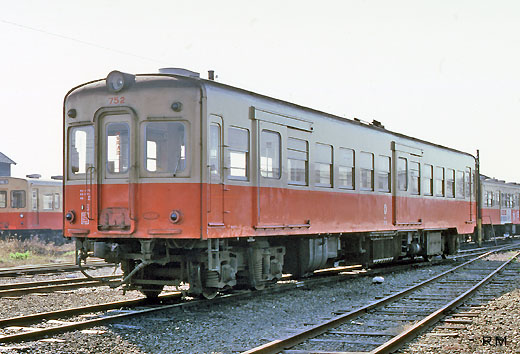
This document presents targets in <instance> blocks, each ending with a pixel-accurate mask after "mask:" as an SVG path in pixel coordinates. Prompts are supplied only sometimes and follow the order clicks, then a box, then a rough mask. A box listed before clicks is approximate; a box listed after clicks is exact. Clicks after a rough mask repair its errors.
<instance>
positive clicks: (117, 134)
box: [106, 123, 130, 174]
mask: <svg viewBox="0 0 520 354" xmlns="http://www.w3.org/2000/svg"><path fill="white" fill-rule="evenodd" d="M106 129H107V133H106V136H107V141H106V144H107V156H106V161H107V171H108V172H109V173H112V174H122V173H126V172H127V171H128V165H129V162H130V161H129V157H130V144H129V135H130V127H129V126H128V124H127V123H108V124H107V127H106Z"/></svg>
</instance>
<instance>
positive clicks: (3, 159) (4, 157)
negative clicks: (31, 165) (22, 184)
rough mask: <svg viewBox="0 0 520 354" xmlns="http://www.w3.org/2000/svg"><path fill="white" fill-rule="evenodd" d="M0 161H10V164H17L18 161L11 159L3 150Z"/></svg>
mask: <svg viewBox="0 0 520 354" xmlns="http://www.w3.org/2000/svg"><path fill="white" fill-rule="evenodd" d="M0 163H9V164H13V165H16V162H14V161H13V160H11V159H10V158H9V157H7V156H5V155H4V154H2V153H1V152H0Z"/></svg>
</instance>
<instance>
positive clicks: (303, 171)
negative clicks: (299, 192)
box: [287, 138, 309, 186]
mask: <svg viewBox="0 0 520 354" xmlns="http://www.w3.org/2000/svg"><path fill="white" fill-rule="evenodd" d="M287 166H288V169H289V181H288V183H289V184H297V185H301V186H306V185H307V184H308V183H307V176H308V168H309V144H308V143H307V141H305V140H301V139H296V138H289V139H287Z"/></svg>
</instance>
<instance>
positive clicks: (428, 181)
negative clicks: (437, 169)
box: [423, 164, 433, 195]
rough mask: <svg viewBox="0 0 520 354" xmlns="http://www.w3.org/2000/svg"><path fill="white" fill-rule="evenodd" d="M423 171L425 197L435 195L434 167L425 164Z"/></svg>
mask: <svg viewBox="0 0 520 354" xmlns="http://www.w3.org/2000/svg"><path fill="white" fill-rule="evenodd" d="M423 171H424V173H423V181H424V187H423V190H424V195H433V166H432V165H428V164H425V165H424V170H423Z"/></svg>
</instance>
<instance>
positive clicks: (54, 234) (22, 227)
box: [0, 175, 63, 243]
mask: <svg viewBox="0 0 520 354" xmlns="http://www.w3.org/2000/svg"><path fill="white" fill-rule="evenodd" d="M27 177H28V178H15V177H0V237H16V238H18V239H22V240H23V239H27V238H30V237H38V238H40V239H42V240H44V241H53V242H57V243H60V242H62V241H63V238H62V236H61V235H62V232H63V231H62V230H63V212H62V205H61V204H62V183H61V181H56V180H49V181H46V180H40V179H38V178H39V175H29V176H27ZM30 177H36V178H30Z"/></svg>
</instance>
